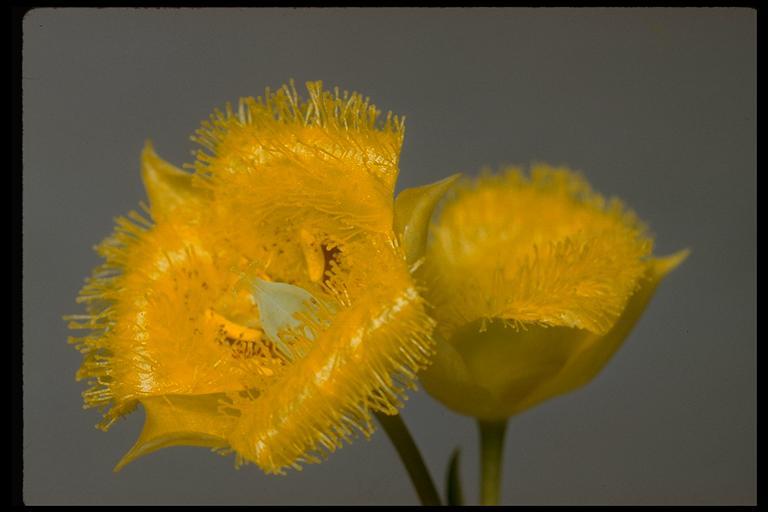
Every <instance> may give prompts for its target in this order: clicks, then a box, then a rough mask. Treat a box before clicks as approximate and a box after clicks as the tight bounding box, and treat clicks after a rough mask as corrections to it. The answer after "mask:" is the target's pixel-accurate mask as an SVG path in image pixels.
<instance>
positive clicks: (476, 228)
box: [419, 165, 687, 420]
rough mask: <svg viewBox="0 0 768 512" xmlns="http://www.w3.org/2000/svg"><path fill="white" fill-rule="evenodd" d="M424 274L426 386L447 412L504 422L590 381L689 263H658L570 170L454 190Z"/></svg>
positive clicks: (508, 176)
mask: <svg viewBox="0 0 768 512" xmlns="http://www.w3.org/2000/svg"><path fill="white" fill-rule="evenodd" d="M432 236H433V238H432V239H431V240H430V245H429V247H428V249H427V256H426V258H425V262H424V264H423V266H422V267H421V268H420V269H419V272H420V273H421V276H422V278H424V279H425V281H426V282H427V283H428V287H427V292H426V294H427V297H428V298H429V300H430V302H431V303H432V304H433V306H434V308H433V311H432V314H433V316H434V317H435V318H436V319H437V320H438V327H437V334H436V336H435V338H436V341H437V354H436V356H435V360H434V363H433V364H432V365H431V366H430V367H429V368H428V369H427V370H425V371H424V372H423V373H422V375H421V379H422V382H423V383H424V387H425V389H426V390H427V391H428V392H429V393H430V394H431V395H432V396H434V397H435V398H437V399H438V400H440V401H441V402H443V403H444V404H445V405H447V406H448V407H449V408H451V409H453V410H455V411H457V412H460V413H462V414H466V415H469V416H474V417H477V418H481V419H484V420H500V419H504V418H507V417H509V416H512V415H514V414H517V413H519V412H521V411H524V410H526V409H528V408H530V407H533V406H535V405H536V404H538V403H540V402H542V401H544V400H546V399H548V398H551V397H553V396H557V395H560V394H563V393H566V392H568V391H571V390H573V389H576V388H578V387H580V386H582V385H584V384H586V383H587V382H589V381H590V380H591V379H592V378H593V377H594V376H595V375H596V374H597V373H598V372H599V371H600V370H601V369H602V368H603V366H604V365H605V364H606V363H607V361H608V360H609V358H610V357H611V355H613V353H614V352H615V351H616V350H617V349H618V347H619V346H620V345H621V343H622V342H623V341H624V339H625V338H626V337H627V335H628V334H629V332H630V330H631V329H632V327H633V326H634V324H635V322H636V321H637V320H638V318H639V317H640V315H641V314H642V312H643V310H644V309H645V307H646V305H647V304H648V301H649V300H650V298H651V296H652V294H653V292H654V290H655V289H656V286H657V285H658V284H659V282H660V281H661V279H662V278H663V277H664V276H665V275H666V274H667V273H668V272H669V271H671V270H672V269H673V268H675V267H676V266H677V265H678V264H679V263H681V262H682V260H684V259H685V257H686V256H687V251H682V252H680V253H677V254H675V255H673V256H670V257H668V258H662V259H656V258H652V257H649V253H650V249H651V240H650V238H649V237H648V236H647V235H646V234H645V229H644V227H643V226H642V224H641V223H640V222H639V221H638V220H637V219H636V218H635V216H634V215H633V214H632V213H630V212H627V211H626V210H625V209H624V208H623V207H622V206H621V204H620V203H619V202H618V201H616V200H612V201H605V200H604V199H603V198H602V197H600V196H598V195H597V194H595V193H594V192H592V191H591V190H590V188H589V186H588V185H587V184H586V182H584V181H583V179H582V178H580V177H579V176H578V175H577V174H575V173H572V172H571V171H569V170H567V169H556V168H551V167H548V166H544V165H539V166H536V167H534V168H533V169H532V172H531V174H530V178H528V177H526V176H525V175H524V174H523V173H522V172H521V171H520V170H517V169H510V170H507V171H506V172H505V173H503V174H501V175H499V176H490V175H487V174H486V175H484V176H482V177H480V178H479V179H478V180H477V181H476V182H474V183H472V182H465V183H464V184H463V185H459V186H458V187H457V188H456V189H455V194H454V196H453V197H452V198H449V200H447V201H446V204H445V205H444V206H443V210H442V212H441V215H440V218H439V220H438V221H437V223H436V225H435V226H433V229H432Z"/></svg>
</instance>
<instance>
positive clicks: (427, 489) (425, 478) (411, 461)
mask: <svg viewBox="0 0 768 512" xmlns="http://www.w3.org/2000/svg"><path fill="white" fill-rule="evenodd" d="M376 418H377V419H378V420H379V423H381V426H382V428H383V429H384V432H386V433H387V436H389V440H390V441H392V444H393V445H395V449H396V450H397V454H398V455H400V460H402V461H403V465H404V466H405V469H406V470H407V471H408V475H409V476H410V477H411V482H412V483H413V486H414V487H415V488H416V493H417V494H418V495H419V500H420V501H421V504H422V505H442V503H440V497H439V495H438V494H437V489H435V484H434V482H433V481H432V477H431V476H430V475H429V470H428V469H427V466H425V465H424V460H423V459H422V458H421V453H420V452H419V448H418V447H417V446H416V443H415V442H414V441H413V438H412V437H411V433H410V432H408V427H406V426H405V423H403V419H402V418H401V417H400V415H399V414H397V415H395V416H387V415H386V414H381V413H376Z"/></svg>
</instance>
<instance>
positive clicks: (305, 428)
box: [71, 82, 433, 473]
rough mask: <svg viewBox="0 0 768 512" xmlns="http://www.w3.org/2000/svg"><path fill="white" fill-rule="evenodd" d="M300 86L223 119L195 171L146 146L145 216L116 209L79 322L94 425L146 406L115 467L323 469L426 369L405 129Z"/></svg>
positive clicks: (354, 103) (348, 101) (204, 136)
mask: <svg viewBox="0 0 768 512" xmlns="http://www.w3.org/2000/svg"><path fill="white" fill-rule="evenodd" d="M307 89H308V92H309V99H308V100H306V101H303V100H301V99H300V98H299V96H298V94H297V93H296V91H295V89H294V88H293V85H292V84H291V86H290V87H283V88H282V89H280V90H279V91H278V92H276V93H270V92H269V90H268V91H267V94H266V95H265V97H264V99H261V98H259V99H253V98H246V99H243V100H241V101H240V103H239V106H238V108H237V109H236V110H233V109H232V108H231V107H229V106H227V109H226V111H224V112H218V111H217V112H215V113H214V115H212V116H211V119H210V121H208V122H205V123H203V126H202V127H201V128H200V129H199V130H198V132H197V134H196V136H195V137H194V139H195V140H196V141H198V142H199V143H200V144H201V145H202V146H203V148H204V149H201V150H200V151H199V152H198V154H197V159H196V162H195V164H194V165H193V167H194V170H195V172H194V174H192V173H187V172H184V171H181V170H179V169H177V168H175V167H173V166H172V165H171V164H169V163H166V162H164V161H163V160H161V159H160V158H159V157H158V156H157V155H156V154H155V153H154V151H153V149H152V147H151V146H150V145H147V147H146V148H145V150H144V152H143V154H142V176H143V179H144V183H145V186H146V189H147V195H148V198H149V203H150V205H149V207H148V208H146V207H145V209H146V210H147V213H148V214H149V217H150V218H149V219H147V218H145V216H142V215H139V214H138V213H136V212H131V213H130V214H129V215H128V217H124V218H120V219H118V221H117V228H116V230H115V232H114V234H113V235H112V236H111V237H110V238H108V239H107V240H105V241H104V242H103V243H102V244H101V245H100V246H99V247H98V251H99V253H100V254H101V256H103V257H104V259H105V263H104V264H103V265H101V266H100V267H99V268H97V269H96V270H95V271H94V274H93V276H92V277H91V278H90V279H89V280H88V282H87V284H86V285H85V287H84V288H83V290H82V292H81V294H80V297H79V301H81V302H85V303H86V304H87V307H88V314H87V315H81V316H79V317H75V318H72V322H71V327H72V328H75V329H86V330H88V333H87V334H86V335H85V336H83V337H79V338H73V339H72V341H73V342H74V343H76V344H77V345H78V346H79V348H80V349H81V351H82V352H83V353H84V362H83V365H82V367H81V369H80V371H79V373H78V378H79V379H88V380H89V381H91V382H92V383H93V387H92V388H91V389H90V390H89V391H87V392H85V393H84V398H85V405H86V406H87V407H93V406H97V407H101V408H103V409H104V410H105V417H104V421H103V422H102V423H101V425H100V426H101V427H102V428H103V429H106V428H108V427H109V426H110V425H111V424H112V423H113V422H114V421H115V420H116V419H117V418H119V417H121V416H123V415H125V414H126V413H128V412H130V411H131V410H132V409H133V408H134V407H136V405H137V404H141V405H142V406H143V407H144V409H145V411H146V422H145V426H144V429H143V432H142V433H141V436H140V438H139V440H138V441H137V443H136V445H135V446H134V447H133V448H132V449H131V451H130V452H129V453H128V454H127V455H126V456H125V457H124V458H123V460H122V461H121V462H120V463H119V464H118V467H117V468H116V469H119V468H120V467H122V466H123V465H125V464H126V463H128V462H130V461H132V460H134V459H136V458H137V457H139V456H142V455H144V454H147V453H150V452H152V451H155V450H157V449H159V448H164V447H168V446H173V445H196V446H206V447H210V448H212V449H215V450H217V451H220V452H223V453H229V452H234V453H235V454H236V462H237V464H238V465H239V464H241V463H242V462H254V463H256V464H258V465H259V466H260V467H261V468H262V469H263V470H264V471H266V472H269V473H282V472H284V469H285V468H287V467H294V468H299V467H300V464H301V463H306V462H318V461H319V460H320V457H321V456H323V455H325V454H327V453H328V452H331V451H333V450H335V449H336V448H338V447H340V446H341V444H342V442H343V441H349V440H350V439H351V438H352V437H354V436H355V435H356V433H358V432H362V433H363V434H365V435H366V436H367V435H369V434H370V433H371V432H372V429H373V427H372V423H371V413H372V412H374V411H379V412H383V413H386V414H396V413H397V407H399V406H401V405H402V404H401V399H402V398H404V389H405V388H407V387H411V386H413V381H414V379H415V377H416V372H417V371H418V370H419V369H420V368H423V367H424V366H425V365H426V364H427V362H428V358H429V356H430V354H431V353H432V350H433V348H432V341H431V339H430V334H431V331H432V328H433V321H432V320H431V319H430V318H429V317H428V316H427V315H426V313H425V308H424V305H423V300H422V299H421V298H420V296H419V294H418V293H417V290H416V288H415V286H414V283H413V281H412V278H411V275H410V273H409V268H408V264H407V263H406V258H405V254H404V251H403V249H402V248H401V244H400V241H399V239H398V238H397V237H396V235H395V234H394V230H393V222H394V211H393V190H394V184H395V180H396V178H397V173H398V158H399V151H400V146H401V143H402V138H403V129H404V128H403V126H404V125H403V122H402V120H401V119H399V118H397V117H395V116H392V115H391V114H390V115H388V116H387V117H386V119H384V120H383V121H382V120H381V119H380V118H379V112H378V111H377V110H376V108H375V107H373V106H372V105H370V104H369V103H368V100H367V99H363V98H362V97H361V96H359V95H357V94H347V93H343V94H340V93H339V92H338V90H336V91H335V93H330V92H328V91H323V90H322V88H321V84H320V83H319V82H316V83H309V84H307Z"/></svg>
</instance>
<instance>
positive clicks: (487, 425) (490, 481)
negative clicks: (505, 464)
mask: <svg viewBox="0 0 768 512" xmlns="http://www.w3.org/2000/svg"><path fill="white" fill-rule="evenodd" d="M477 425H478V428H479V429H480V504H481V505H498V504H499V495H500V494H501V489H500V486H499V483H500V482H501V465H502V461H503V460H504V434H505V433H506V432H507V420H501V421H482V420H478V421H477Z"/></svg>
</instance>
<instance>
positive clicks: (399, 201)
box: [395, 174, 461, 263]
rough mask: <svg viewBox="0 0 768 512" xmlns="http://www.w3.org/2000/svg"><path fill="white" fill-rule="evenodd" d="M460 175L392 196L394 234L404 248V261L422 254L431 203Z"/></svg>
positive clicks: (425, 243)
mask: <svg viewBox="0 0 768 512" xmlns="http://www.w3.org/2000/svg"><path fill="white" fill-rule="evenodd" d="M459 177H461V174H454V175H453V176H449V177H447V178H445V179H442V180H440V181H436V182H434V183H430V184H429V185H424V186H422V187H413V188H407V189H405V190H403V191H402V192H400V193H399V194H398V195H397V198H396V199H395V233H397V235H398V236H399V237H400V242H401V244H402V245H403V249H404V250H405V256H406V259H407V261H408V263H413V262H415V261H416V260H418V259H419V258H421V257H422V256H423V255H424V250H425V248H426V245H427V234H428V231H429V222H430V219H431V218H432V212H433V211H434V210H435V206H437V203H438V202H439V201H440V199H441V198H442V197H443V195H445V193H446V192H447V191H448V190H449V189H450V188H451V186H452V185H453V184H454V183H455V182H456V180H457V179H459Z"/></svg>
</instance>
